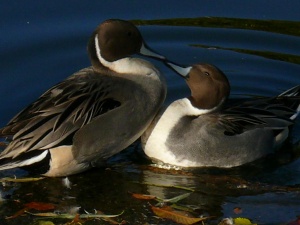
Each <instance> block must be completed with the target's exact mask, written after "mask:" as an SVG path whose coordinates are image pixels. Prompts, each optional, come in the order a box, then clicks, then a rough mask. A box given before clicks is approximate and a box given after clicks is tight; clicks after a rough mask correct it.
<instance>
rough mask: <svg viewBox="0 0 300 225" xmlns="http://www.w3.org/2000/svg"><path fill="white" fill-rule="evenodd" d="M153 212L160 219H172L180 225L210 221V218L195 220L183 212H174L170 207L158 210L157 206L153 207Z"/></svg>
mask: <svg viewBox="0 0 300 225" xmlns="http://www.w3.org/2000/svg"><path fill="white" fill-rule="evenodd" d="M151 208H152V211H153V212H154V213H155V214H156V215H157V216H159V217H161V218H165V219H170V220H173V221H175V222H176V223H180V224H187V225H189V224H195V223H198V222H200V221H204V220H206V219H208V217H203V218H195V217H191V216H190V215H189V214H188V213H186V212H183V211H178V210H174V209H173V208H172V207H170V206H164V207H162V208H158V207H155V206H152V207H151Z"/></svg>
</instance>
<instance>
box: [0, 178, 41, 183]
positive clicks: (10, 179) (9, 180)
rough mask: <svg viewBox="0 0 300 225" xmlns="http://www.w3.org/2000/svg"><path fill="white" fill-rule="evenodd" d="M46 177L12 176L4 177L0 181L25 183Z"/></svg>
mask: <svg viewBox="0 0 300 225" xmlns="http://www.w3.org/2000/svg"><path fill="white" fill-rule="evenodd" d="M44 178H45V177H27V178H12V177H3V178H1V179H0V182H14V183H23V182H32V181H38V180H42V179H44Z"/></svg>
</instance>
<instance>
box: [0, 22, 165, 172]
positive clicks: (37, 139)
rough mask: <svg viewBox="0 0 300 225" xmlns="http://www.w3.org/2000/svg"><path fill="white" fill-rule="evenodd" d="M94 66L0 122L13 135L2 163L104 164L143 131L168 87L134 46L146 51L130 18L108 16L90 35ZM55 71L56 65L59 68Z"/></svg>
mask: <svg viewBox="0 0 300 225" xmlns="http://www.w3.org/2000/svg"><path fill="white" fill-rule="evenodd" d="M88 53H89V56H90V59H91V63H92V66H91V67H87V68H84V69H82V70H80V71H78V72H76V73H74V74H73V75H71V76H70V77H68V78H67V79H66V80H64V81H62V82H60V83H58V84H57V85H55V86H54V87H52V88H50V89H49V90H47V91H46V92H45V93H44V94H42V95H41V96H40V97H39V98H38V99H37V100H36V101H34V102H33V103H32V104H30V105H29V106H28V107H27V108H25V109H24V110H23V111H21V112H20V113H19V114H17V115H16V116H15V117H13V118H12V119H11V121H10V122H9V123H8V124H7V125H6V126H5V127H3V128H1V129H0V136H2V137H8V138H10V140H11V142H10V143H9V144H8V146H7V147H6V148H5V150H4V151H3V152H2V153H1V154H0V170H5V169H11V168H16V167H23V168H27V169H34V170H35V172H37V173H39V174H43V175H45V176H52V177H57V176H67V175H71V174H76V173H79V172H82V171H85V170H87V169H89V168H91V167H93V166H95V165H99V164H102V163H103V162H104V161H105V160H106V159H107V158H109V157H110V156H112V155H114V154H116V153H118V152H120V151H121V150H123V149H124V148H126V147H128V146H129V145H130V144H131V143H133V142H134V141H135V140H136V139H138V138H139V137H140V136H141V134H142V133H143V132H144V131H145V129H146V128H147V126H148V125H149V124H150V122H151V121H152V119H153V118H154V116H155V114H156V113H157V111H158V110H159V108H160V106H161V105H162V103H163V102H164V99H165V95H166V85H165V81H164V78H163V76H162V75H161V73H160V72H159V71H158V69H157V68H156V67H155V66H154V65H152V64H151V63H150V62H148V61H145V60H142V59H139V58H132V57H130V56H131V55H133V54H138V53H139V54H142V55H145V56H150V57H154V58H157V59H163V58H164V57H162V56H160V55H158V54H156V53H154V52H153V51H151V50H150V49H149V48H148V47H147V46H146V45H145V42H144V41H143V38H142V36H141V34H140V32H139V30H138V29H137V28H136V27H135V26H134V25H133V24H132V23H130V22H128V21H124V20H117V19H111V20H107V21H104V22H103V23H102V24H100V25H99V26H98V27H97V29H96V30H95V32H94V33H93V34H92V36H91V37H90V40H89V42H88ZM58 72H59V71H58Z"/></svg>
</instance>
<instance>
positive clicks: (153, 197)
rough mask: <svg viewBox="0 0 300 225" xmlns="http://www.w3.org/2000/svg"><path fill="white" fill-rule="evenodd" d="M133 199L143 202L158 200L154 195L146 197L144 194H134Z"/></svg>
mask: <svg viewBox="0 0 300 225" xmlns="http://www.w3.org/2000/svg"><path fill="white" fill-rule="evenodd" d="M132 197H134V198H137V199H141V200H153V199H156V197H155V196H154V195H144V194H138V193H132Z"/></svg>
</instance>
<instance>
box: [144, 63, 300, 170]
mask: <svg viewBox="0 0 300 225" xmlns="http://www.w3.org/2000/svg"><path fill="white" fill-rule="evenodd" d="M168 65H169V66H170V67H171V68H172V69H173V70H175V71H176V72H177V73H179V74H180V75H181V76H182V77H183V78H184V79H185V80H186V82H187V85H188V86H189V88H190V90H191V96H190V97H187V98H183V99H179V100H176V101H174V102H173V103H171V104H170V105H169V106H168V107H167V108H166V109H164V110H162V111H161V112H160V113H158V115H157V116H156V118H155V119H154V121H153V123H152V124H151V125H150V126H149V128H148V129H147V131H146V132H145V133H144V134H143V136H142V147H143V149H144V152H145V154H146V155H147V156H148V157H150V158H151V159H152V160H153V161H154V162H156V163H157V164H158V165H161V164H162V166H163V167H167V168H170V167H171V168H172V167H175V168H176V167H179V168H180V167H223V168H226V167H227V168H229V167H235V166H240V165H243V164H246V163H249V162H252V161H254V160H257V159H260V158H262V157H264V156H266V155H268V154H270V153H273V152H274V150H275V149H277V148H278V147H280V146H281V145H282V143H283V142H284V141H285V140H286V139H287V137H288V133H289V126H290V125H292V124H293V123H294V120H295V118H296V117H297V115H298V114H299V111H300V106H299V103H300V86H296V87H293V88H291V89H289V90H287V91H285V92H283V93H282V94H280V95H278V96H276V97H272V98H253V99H248V100H243V101H237V102H235V103H234V104H231V105H230V104H229V102H228V101H227V98H228V96H229V93H230V84H229V81H228V79H227V77H226V76H225V74H224V73H223V72H222V71H221V70H219V69H218V68H216V67H215V66H213V65H209V64H196V65H193V66H191V67H181V66H179V65H176V64H173V63H168Z"/></svg>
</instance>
